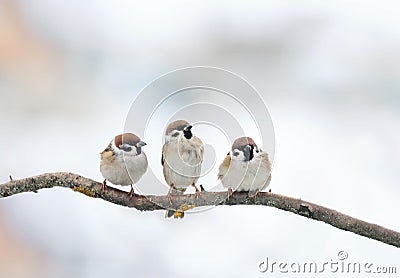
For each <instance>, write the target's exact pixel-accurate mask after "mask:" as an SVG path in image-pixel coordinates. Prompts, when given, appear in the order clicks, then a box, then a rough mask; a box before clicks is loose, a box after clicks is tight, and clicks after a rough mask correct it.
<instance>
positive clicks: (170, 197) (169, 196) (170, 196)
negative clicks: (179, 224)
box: [167, 192, 172, 206]
mask: <svg viewBox="0 0 400 278" xmlns="http://www.w3.org/2000/svg"><path fill="white" fill-rule="evenodd" d="M167 198H168V201H169V204H170V205H171V206H172V194H171V192H168V194H167Z"/></svg>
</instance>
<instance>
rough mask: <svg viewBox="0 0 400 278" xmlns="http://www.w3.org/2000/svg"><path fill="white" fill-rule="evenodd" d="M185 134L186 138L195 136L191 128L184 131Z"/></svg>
mask: <svg viewBox="0 0 400 278" xmlns="http://www.w3.org/2000/svg"><path fill="white" fill-rule="evenodd" d="M183 135H184V136H185V138H186V139H190V138H192V136H193V134H192V131H191V130H190V129H189V130H184V131H183Z"/></svg>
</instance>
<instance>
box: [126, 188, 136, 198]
mask: <svg viewBox="0 0 400 278" xmlns="http://www.w3.org/2000/svg"><path fill="white" fill-rule="evenodd" d="M128 196H129V198H131V199H132V197H133V196H135V190H134V189H133V186H132V185H131V190H130V191H129V193H128Z"/></svg>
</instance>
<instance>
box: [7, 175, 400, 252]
mask: <svg viewBox="0 0 400 278" xmlns="http://www.w3.org/2000/svg"><path fill="white" fill-rule="evenodd" d="M54 186H60V187H66V188H70V189H72V190H74V191H77V192H80V193H83V194H85V195H87V196H89V197H93V198H101V199H103V200H105V201H108V202H111V203H114V204H117V205H121V206H126V207H134V208H136V209H138V210H140V211H153V210H166V209H174V210H177V211H182V210H187V209H190V208H193V207H203V206H219V205H264V206H270V207H275V208H278V209H281V210H285V211H289V212H292V213H295V214H297V215H300V216H304V217H307V218H311V219H314V220H317V221H322V222H325V223H327V224H329V225H332V226H334V227H336V228H338V229H341V230H345V231H349V232H352V233H355V234H358V235H361V236H364V237H368V238H371V239H375V240H378V241H381V242H383V243H386V244H389V245H393V246H396V247H400V233H398V232H396V231H393V230H389V229H386V228H384V227H382V226H378V225H375V224H371V223H368V222H365V221H362V220H359V219H356V218H354V217H351V216H348V215H345V214H342V213H340V212H337V211H335V210H332V209H329V208H325V207H323V206H320V205H316V204H313V203H309V202H306V201H303V200H300V199H295V198H291V197H287V196H282V195H278V194H273V193H270V192H260V193H259V194H258V195H257V198H256V199H254V198H251V197H249V196H248V194H247V193H246V192H236V193H234V194H233V196H232V197H231V199H230V200H229V201H228V200H226V192H201V194H200V197H199V198H196V197H195V194H186V195H178V196H173V197H172V204H173V205H171V204H170V203H169V201H168V198H167V196H153V195H148V196H142V195H135V196H134V197H132V198H130V197H129V196H128V194H127V192H125V191H121V190H118V189H115V188H112V187H107V188H106V190H104V191H102V190H101V183H99V182H96V181H93V180H91V179H88V178H84V177H82V176H79V175H76V174H72V173H51V174H43V175H40V176H36V177H30V178H25V179H21V180H11V181H9V182H7V183H4V184H1V185H0V198H4V197H8V196H12V195H15V194H19V193H23V192H37V191H38V190H40V189H43V188H51V187H54Z"/></svg>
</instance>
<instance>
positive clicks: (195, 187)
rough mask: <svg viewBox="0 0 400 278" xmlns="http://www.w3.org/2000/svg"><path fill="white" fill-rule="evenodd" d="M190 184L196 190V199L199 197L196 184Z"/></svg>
mask: <svg viewBox="0 0 400 278" xmlns="http://www.w3.org/2000/svg"><path fill="white" fill-rule="evenodd" d="M192 186H193V187H194V189H195V190H196V192H195V193H194V194H195V195H196V199H198V198H199V197H200V190H199V189H198V188H197V186H196V185H195V184H194V183H193V184H192Z"/></svg>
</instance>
